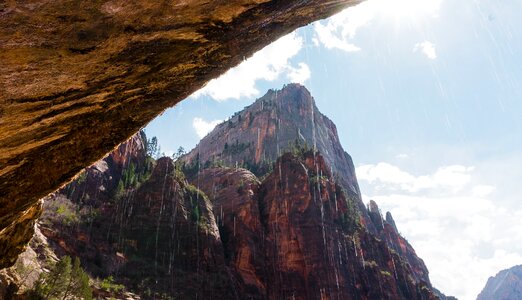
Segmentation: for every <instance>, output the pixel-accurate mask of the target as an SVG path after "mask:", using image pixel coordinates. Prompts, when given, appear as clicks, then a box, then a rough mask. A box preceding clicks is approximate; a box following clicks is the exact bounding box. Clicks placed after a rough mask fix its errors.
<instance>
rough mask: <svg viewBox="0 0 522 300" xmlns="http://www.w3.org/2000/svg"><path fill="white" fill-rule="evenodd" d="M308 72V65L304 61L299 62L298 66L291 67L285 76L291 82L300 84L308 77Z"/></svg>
mask: <svg viewBox="0 0 522 300" xmlns="http://www.w3.org/2000/svg"><path fill="white" fill-rule="evenodd" d="M310 74H311V72H310V68H309V67H308V65H307V64H305V63H299V68H296V69H291V70H290V72H288V74H287V76H288V79H290V81H291V82H294V83H301V84H302V83H304V82H305V81H306V80H308V79H309V78H310Z"/></svg>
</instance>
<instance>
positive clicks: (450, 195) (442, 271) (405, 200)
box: [357, 162, 522, 300]
mask: <svg viewBox="0 0 522 300" xmlns="http://www.w3.org/2000/svg"><path fill="white" fill-rule="evenodd" d="M357 176H358V177H359V179H360V183H361V190H362V191H363V193H364V195H363V199H364V200H365V201H368V200H369V199H373V200H375V201H376V202H377V203H378V205H379V206H380V208H381V209H382V211H391V213H392V214H393V216H394V219H395V221H396V223H397V227H398V229H399V231H401V233H402V234H403V235H404V236H405V237H406V238H407V239H408V240H409V241H410V243H411V244H412V245H413V247H414V248H415V251H416V252H417V254H418V255H419V257H421V258H422V259H423V260H424V261H425V263H426V265H427V267H428V270H429V271H430V279H431V281H432V284H433V285H434V286H435V287H437V288H438V289H440V290H441V291H442V292H444V293H446V294H447V295H454V296H457V298H459V299H461V300H467V299H475V298H476V296H477V294H478V293H479V292H480V291H481V290H482V288H483V287H484V285H485V284H486V281H487V279H488V278H489V276H493V275H495V274H496V273H497V272H499V271H500V270H502V269H506V268H509V267H512V266H513V265H516V264H520V262H521V261H522V223H521V222H520V220H521V217H522V208H521V207H520V206H515V209H513V207H511V208H509V207H508V206H505V205H508V204H504V202H501V201H500V200H501V199H499V198H500V196H499V195H498V193H497V189H496V187H495V186H494V185H491V184H484V183H483V182H481V179H480V178H483V177H484V174H480V173H479V171H478V169H477V168H474V167H467V166H462V165H452V166H443V167H440V168H438V169H437V170H435V171H434V172H432V173H431V174H426V175H413V174H411V173H409V172H407V171H404V170H402V169H401V168H399V167H397V166H394V165H391V164H388V163H384V162H381V163H378V164H374V165H365V166H361V167H359V168H357ZM501 181H503V180H501ZM421 187H422V188H421Z"/></svg>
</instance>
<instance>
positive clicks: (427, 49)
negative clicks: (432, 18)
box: [413, 41, 437, 59]
mask: <svg viewBox="0 0 522 300" xmlns="http://www.w3.org/2000/svg"><path fill="white" fill-rule="evenodd" d="M417 51H421V52H422V53H424V55H426V57H427V58H429V59H435V58H437V51H436V50H435V45H434V44H433V43H432V42H429V41H424V42H422V43H417V44H415V46H414V47H413V52H417Z"/></svg>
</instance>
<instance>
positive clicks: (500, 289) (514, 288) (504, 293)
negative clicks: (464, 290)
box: [477, 265, 522, 300]
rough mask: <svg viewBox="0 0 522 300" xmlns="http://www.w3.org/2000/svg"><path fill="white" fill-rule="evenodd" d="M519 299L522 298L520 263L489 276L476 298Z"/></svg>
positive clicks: (480, 299) (486, 299)
mask: <svg viewBox="0 0 522 300" xmlns="http://www.w3.org/2000/svg"><path fill="white" fill-rule="evenodd" d="M492 299H494V300H520V299H522V265H518V266H514V267H512V268H509V269H506V270H502V271H500V272H498V274H497V275H495V276H494V277H490V278H489V279H488V282H487V283H486V286H485V287H484V289H483V290H482V291H481V292H480V294H479V295H478V297H477V300H492Z"/></svg>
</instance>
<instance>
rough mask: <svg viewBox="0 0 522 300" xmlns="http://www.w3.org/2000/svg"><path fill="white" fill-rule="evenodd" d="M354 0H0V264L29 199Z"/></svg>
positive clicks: (18, 241)
mask: <svg viewBox="0 0 522 300" xmlns="http://www.w3.org/2000/svg"><path fill="white" fill-rule="evenodd" d="M358 2H360V1H359V0H334V1H318V0H303V1H275V0H272V1H270V0H232V1H197V0H192V1H145V0H138V1H123V0H104V1H80V0H56V1H47V0H36V1H2V2H0V65H1V66H2V67H1V68H0V178H1V180H0V268H2V267H6V266H8V265H10V264H11V263H12V262H14V260H15V258H16V255H17V254H18V253H19V252H20V250H21V249H23V247H24V244H25V243H26V241H27V240H28V238H29V237H30V235H27V233H28V232H29V231H30V229H28V228H29V227H30V226H29V224H28V223H27V222H25V221H22V220H21V218H22V215H25V216H27V215H28V212H30V214H32V215H34V216H36V215H37V214H36V213H35V212H36V211H37V210H38V207H39V204H37V201H38V199H40V198H41V197H44V196H45V195H47V194H48V193H50V192H53V191H54V190H56V189H57V188H59V187H60V186H61V185H63V184H64V183H66V182H67V181H69V180H70V179H71V178H72V177H73V176H74V175H75V174H76V173H77V172H79V171H80V170H81V169H82V168H84V167H86V166H88V165H90V164H92V163H94V162H95V161H96V160H98V159H99V158H101V157H102V156H103V155H105V154H106V153H107V152H109V151H110V150H112V149H113V148H114V147H115V146H116V145H117V144H119V143H121V142H123V141H124V140H125V139H127V138H128V137H130V136H131V135H132V134H133V133H135V132H136V131H137V130H138V129H139V128H140V127H142V126H144V125H145V124H146V123H147V122H149V121H150V120H152V119H153V118H154V117H155V116H156V115H158V114H159V113H161V112H162V111H163V110H164V109H166V108H167V107H169V106H172V105H173V104H175V103H177V102H178V101H180V100H181V99H183V98H185V97H186V96H188V95H189V94H191V93H192V92H194V91H195V90H197V89H198V88H200V87H201V86H202V85H203V84H205V83H206V82H207V81H208V80H210V79H212V78H214V77H217V76H218V75H219V74H221V73H223V72H225V71H226V70H227V69H229V68H230V67H232V66H235V65H237V64H238V63H239V62H241V61H242V60H243V59H244V58H245V57H249V56H250V55H252V54H253V53H254V52H255V51H256V50H259V49H260V48H262V47H263V46H265V45H267V44H268V43H270V42H271V41H274V40H275V39H276V38H278V37H280V36H282V35H284V34H286V33H289V32H291V31H292V30H294V29H295V28H297V27H299V26H303V25H305V24H308V23H310V22H312V21H314V20H317V19H320V18H324V17H327V16H330V15H332V14H333V13H335V12H337V11H339V10H341V9H342V8H345V7H347V6H350V5H354V4H356V3H358ZM23 222H25V223H24V224H25V225H21V224H22V223H23ZM24 234H25V235H24ZM22 235H24V237H22ZM15 236H19V237H16V238H13V237H15Z"/></svg>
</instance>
